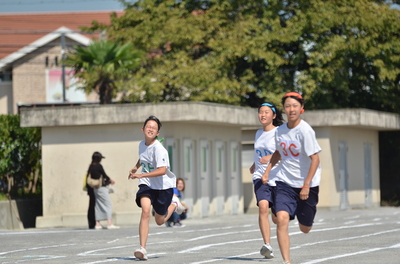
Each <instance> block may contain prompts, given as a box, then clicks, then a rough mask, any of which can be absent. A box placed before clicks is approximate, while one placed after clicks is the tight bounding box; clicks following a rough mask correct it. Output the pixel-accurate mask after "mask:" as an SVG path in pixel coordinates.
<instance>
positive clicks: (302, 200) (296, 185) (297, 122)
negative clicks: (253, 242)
mask: <svg viewBox="0 0 400 264" xmlns="http://www.w3.org/2000/svg"><path fill="white" fill-rule="evenodd" d="M282 105H283V108H284V111H285V113H286V116H287V119H288V122H287V123H286V124H283V125H282V126H280V127H279V128H278V129H277V130H276V134H275V143H276V149H277V150H276V151H275V153H274V154H273V155H272V158H271V162H270V163H269V164H268V166H267V169H266V171H265V173H264V175H263V177H262V181H263V183H264V184H266V183H267V182H268V180H269V173H270V171H271V169H272V168H273V166H274V165H275V164H276V163H277V162H278V161H279V160H281V161H280V164H279V165H278V169H279V170H278V172H277V174H276V177H275V183H276V187H275V200H274V204H273V207H272V213H273V214H275V217H276V218H275V220H276V224H277V230H276V232H277V237H278V243H279V249H280V251H281V255H282V258H283V260H284V262H283V263H285V264H290V263H291V262H290V252H289V249H290V238H289V231H288V226H289V221H290V220H293V219H294V218H295V216H296V217H297V220H298V221H299V227H300V230H301V231H302V232H303V233H308V232H310V230H311V228H312V225H313V223H314V217H315V214H316V212H317V203H318V192H319V184H320V179H321V168H320V161H319V156H318V153H319V152H320V151H321V148H320V146H319V145H318V142H317V140H316V138H315V132H314V130H313V129H312V128H311V126H310V125H309V124H308V123H307V122H305V121H304V120H302V119H301V117H300V115H301V114H302V113H303V112H304V100H303V97H302V96H301V95H300V94H299V93H297V92H290V93H287V94H285V95H284V96H283V98H282Z"/></svg>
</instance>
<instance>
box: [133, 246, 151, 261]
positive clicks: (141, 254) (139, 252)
mask: <svg viewBox="0 0 400 264" xmlns="http://www.w3.org/2000/svg"><path fill="white" fill-rule="evenodd" d="M133 255H134V256H135V258H137V259H140V260H147V259H148V258H147V251H146V249H144V248H142V247H140V248H139V249H136V251H135V253H133Z"/></svg>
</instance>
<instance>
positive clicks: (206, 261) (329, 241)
mask: <svg viewBox="0 0 400 264" xmlns="http://www.w3.org/2000/svg"><path fill="white" fill-rule="evenodd" d="M319 231H320V230H319ZM397 231H400V229H393V230H386V231H382V232H377V233H372V234H367V235H362V236H357V237H351V238H339V239H333V240H325V241H318V242H315V243H307V244H303V245H301V246H296V247H291V248H290V250H295V249H299V248H301V247H305V246H312V245H316V244H322V243H331V242H336V241H343V240H351V239H358V238H363V237H369V236H376V235H381V234H385V233H391V232H397ZM301 233H302V232H296V233H295V234H301ZM291 235H292V234H291ZM271 238H276V237H271ZM254 240H256V239H253V240H241V241H232V242H231V243H229V242H226V243H218V244H214V245H216V246H217V245H224V244H233V243H234V242H236V243H242V242H249V241H254ZM260 240H261V239H260ZM398 247H400V244H396V245H393V246H390V247H385V248H381V249H388V248H398ZM197 248H200V247H197ZM201 249H202V248H201ZM381 249H379V250H381ZM371 251H375V250H366V251H365V253H367V252H371ZM274 252H279V249H278V250H277V251H274ZM360 252H361V251H360ZM178 253H181V252H178ZM256 254H259V251H256V252H251V253H245V254H241V255H236V256H229V257H221V258H218V259H210V260H204V261H200V262H192V263H190V264H201V263H211V262H216V261H221V260H229V259H234V258H238V257H243V256H250V255H256ZM346 255H348V254H346ZM350 255H351V253H350ZM336 257H337V256H335V257H332V258H336ZM343 257H346V256H345V255H343ZM329 259H331V258H323V259H321V260H315V261H318V262H305V263H301V264H313V263H319V262H323V261H325V260H329Z"/></svg>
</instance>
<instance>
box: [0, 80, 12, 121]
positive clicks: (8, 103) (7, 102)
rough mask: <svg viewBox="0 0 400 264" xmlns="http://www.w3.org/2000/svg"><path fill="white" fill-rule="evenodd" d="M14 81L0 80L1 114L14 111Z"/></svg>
mask: <svg viewBox="0 0 400 264" xmlns="http://www.w3.org/2000/svg"><path fill="white" fill-rule="evenodd" d="M12 95H13V94H12V82H0V115H8V114H12V113H13V110H12V109H13V96H12Z"/></svg>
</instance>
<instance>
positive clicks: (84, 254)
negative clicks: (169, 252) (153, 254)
mask: <svg viewBox="0 0 400 264" xmlns="http://www.w3.org/2000/svg"><path fill="white" fill-rule="evenodd" d="M173 242H175V241H162V242H157V243H147V245H155V244H170V243H173ZM127 247H132V245H131V244H129V245H124V246H117V247H108V248H99V249H94V250H89V251H85V252H82V253H79V254H77V256H82V257H85V256H88V255H105V254H103V253H100V252H101V251H109V250H111V249H120V248H127ZM157 254H158V253H157Z"/></svg>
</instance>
